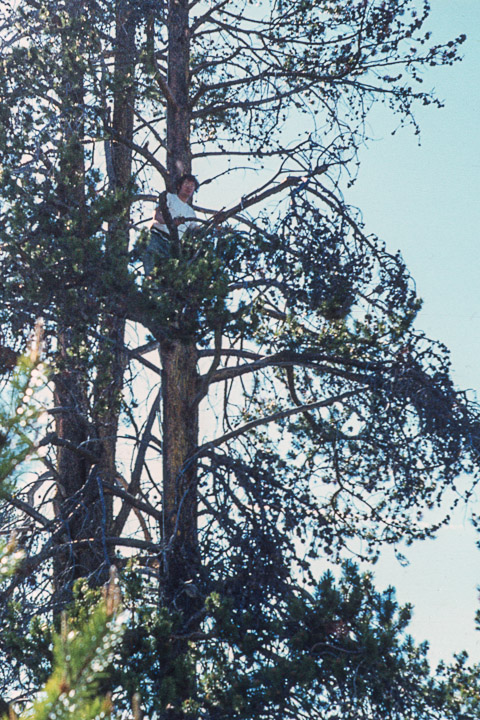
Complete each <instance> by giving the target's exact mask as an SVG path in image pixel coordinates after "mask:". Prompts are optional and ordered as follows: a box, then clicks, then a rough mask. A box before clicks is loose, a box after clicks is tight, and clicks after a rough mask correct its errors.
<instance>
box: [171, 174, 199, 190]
mask: <svg viewBox="0 0 480 720" xmlns="http://www.w3.org/2000/svg"><path fill="white" fill-rule="evenodd" d="M185 180H191V181H192V182H193V183H195V192H196V191H197V190H198V188H199V187H200V183H199V182H198V180H197V178H196V177H195V175H192V174H191V173H186V174H185V175H182V177H181V178H179V179H178V180H177V185H176V190H177V193H178V192H179V191H180V189H181V187H182V185H183V183H184V182H185Z"/></svg>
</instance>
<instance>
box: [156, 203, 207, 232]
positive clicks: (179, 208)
mask: <svg viewBox="0 0 480 720" xmlns="http://www.w3.org/2000/svg"><path fill="white" fill-rule="evenodd" d="M167 206H168V209H169V210H170V215H171V216H172V219H173V220H174V219H175V218H196V217H197V216H196V215H195V210H194V209H193V208H192V206H191V205H188V204H187V203H184V202H183V200H180V198H179V197H178V195H174V194H173V193H167ZM197 224H198V223H194V222H184V223H182V224H181V225H179V226H178V234H179V236H180V237H181V236H182V235H183V233H184V232H185V231H186V230H188V229H189V228H194V227H196V226H197ZM155 227H157V228H158V229H159V230H161V231H162V232H164V233H167V234H168V228H167V226H166V225H162V224H160V223H156V224H155Z"/></svg>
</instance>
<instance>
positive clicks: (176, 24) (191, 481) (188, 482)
mask: <svg viewBox="0 0 480 720" xmlns="http://www.w3.org/2000/svg"><path fill="white" fill-rule="evenodd" d="M188 23H189V9H188V2H187V0H170V2H169V8H168V23H167V24H168V33H169V35H168V39H169V45H168V85H169V89H170V93H171V98H172V100H170V101H169V102H168V108H167V170H168V175H169V185H170V187H169V188H168V189H169V190H171V191H175V188H176V183H177V181H178V179H179V178H180V177H181V176H182V175H183V174H185V173H190V172H191V151H190V106H189V97H188V92H189V73H190V71H189V65H190V33H189V27H188ZM180 241H181V239H180ZM179 315H180V313H179ZM174 333H175V329H174V330H173V333H172V335H173V336H174ZM160 356H161V364H162V407H163V533H162V534H163V537H162V542H163V548H164V553H163V564H162V577H161V594H162V596H163V597H162V601H163V602H164V603H165V604H166V605H167V607H169V608H170V609H171V610H172V611H177V612H179V613H180V615H181V625H182V630H181V632H185V633H191V632H193V631H194V630H195V629H196V628H197V626H198V620H197V613H198V610H199V607H200V605H201V599H200V594H199V593H198V592H197V582H198V575H199V568H200V560H199V552H198V538H197V464H196V460H195V453H196V450H197V448H198V408H197V406H195V407H193V404H192V401H193V398H195V396H196V394H197V391H198V370H197V360H198V355H197V348H196V345H195V341H194V340H177V339H175V338H174V337H173V338H170V339H168V340H161V343H160ZM179 657H180V658H182V660H183V662H184V672H183V675H182V676H181V677H179V673H178V668H177V669H176V668H175V665H176V664H178V658H179ZM165 676H166V677H171V678H172V679H173V680H174V682H175V685H176V702H175V705H174V706H172V707H170V708H169V709H168V710H166V712H165V718H168V720H183V719H184V718H186V717H190V714H189V713H188V712H186V711H185V710H184V708H182V703H184V702H185V700H187V699H188V698H193V697H195V686H196V683H195V672H194V668H192V667H190V666H189V664H188V641H187V640H186V639H177V640H176V641H175V642H174V646H173V647H172V655H171V659H170V662H168V663H167V666H166V668H165Z"/></svg>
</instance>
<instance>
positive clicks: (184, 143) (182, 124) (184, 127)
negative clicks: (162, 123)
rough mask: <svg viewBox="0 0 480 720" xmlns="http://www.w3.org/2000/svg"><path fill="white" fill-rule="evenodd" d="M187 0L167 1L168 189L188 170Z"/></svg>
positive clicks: (188, 75)
mask: <svg viewBox="0 0 480 720" xmlns="http://www.w3.org/2000/svg"><path fill="white" fill-rule="evenodd" d="M188 15H189V9H188V2H187V0H170V2H169V4H168V21H167V24H168V85H169V88H170V93H171V97H172V98H173V102H172V101H170V102H168V106H167V170H168V174H169V180H170V188H168V189H169V190H171V191H172V192H173V191H174V190H175V185H176V182H177V180H178V178H179V177H181V176H182V175H183V174H185V173H189V172H191V165H192V157H191V150H190V105H189V92H188V91H189V85H190V29H189V26H188V21H189V17H188Z"/></svg>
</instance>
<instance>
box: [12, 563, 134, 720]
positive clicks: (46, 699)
mask: <svg viewBox="0 0 480 720" xmlns="http://www.w3.org/2000/svg"><path fill="white" fill-rule="evenodd" d="M116 582H117V581H116V576H112V579H111V582H110V585H109V586H108V588H107V590H106V593H105V598H104V599H103V600H101V601H100V602H98V603H97V604H96V605H95V606H93V607H92V606H91V607H90V611H89V613H88V617H86V618H85V619H84V620H83V621H82V622H81V623H78V622H76V623H72V622H71V620H70V619H69V617H68V616H67V615H65V614H64V615H63V616H62V618H61V630H60V632H59V633H53V670H52V673H51V675H50V678H49V679H48V681H47V682H46V684H45V685H44V687H43V688H42V689H41V690H40V692H39V693H38V696H37V699H36V700H35V701H34V702H33V705H32V707H29V708H27V709H26V710H25V711H24V712H22V713H21V714H20V715H19V716H15V717H18V720H52V718H59V719H60V720H61V719H65V720H67V719H68V720H71V719H72V718H75V719H78V720H95V719H97V718H106V717H110V714H111V712H112V710H113V708H112V703H111V699H110V696H108V695H107V696H103V697H102V696H100V695H99V686H100V683H101V682H102V681H103V680H104V678H105V677H106V675H107V672H108V669H109V668H110V666H111V665H112V662H113V660H114V656H115V652H116V648H117V646H118V644H119V641H120V639H121V637H122V634H123V630H124V628H123V617H122V614H121V613H120V612H119V603H120V600H119V590H118V587H117V586H116Z"/></svg>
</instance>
